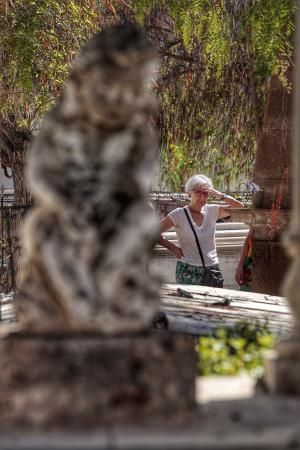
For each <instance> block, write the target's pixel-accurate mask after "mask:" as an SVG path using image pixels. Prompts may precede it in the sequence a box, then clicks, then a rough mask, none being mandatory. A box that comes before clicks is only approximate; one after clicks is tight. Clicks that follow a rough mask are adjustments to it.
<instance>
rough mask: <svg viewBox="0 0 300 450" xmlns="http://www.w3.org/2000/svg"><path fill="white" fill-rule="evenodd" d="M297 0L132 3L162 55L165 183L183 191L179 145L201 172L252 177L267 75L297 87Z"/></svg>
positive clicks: (229, 177)
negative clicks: (293, 80)
mask: <svg viewBox="0 0 300 450" xmlns="http://www.w3.org/2000/svg"><path fill="white" fill-rule="evenodd" d="M295 5H296V1H295V0H264V1H258V0H243V1H240V0H136V1H135V2H134V4H133V10H134V13H135V14H137V15H138V17H139V21H140V23H144V24H145V25H146V28H147V30H150V32H151V29H153V30H155V33H154V32H152V34H151V37H152V39H153V40H154V42H157V44H158V48H159V50H160V53H161V56H162V65H161V69H160V73H159V76H158V80H157V85H158V88H157V93H158V98H159V106H160V110H159V121H158V126H159V131H160V134H161V147H162V151H161V167H162V170H163V173H164V175H165V179H164V183H163V185H164V186H166V185H169V188H172V189H178V188H179V186H180V184H181V183H182V178H183V176H184V173H182V172H181V171H182V164H176V161H177V160H178V154H177V153H176V152H174V149H177V148H181V149H182V148H184V152H185V153H186V154H187V157H188V159H189V160H192V161H193V167H194V169H195V171H198V172H205V171H207V170H208V171H210V175H211V176H212V177H213V178H214V180H219V181H220V182H221V181H222V183H223V185H224V183H225V184H226V183H229V182H230V181H232V180H234V179H235V178H236V177H238V176H240V175H243V176H250V173H251V171H252V168H253V162H254V158H255V151H256V139H257V133H258V132H259V130H260V127H261V122H262V117H263V113H264V108H265V102H266V97H267V90H268V82H269V79H270V77H271V76H278V77H279V78H280V80H281V81H282V84H283V86H285V87H286V88H287V89H290V88H291V86H290V82H289V80H288V77H287V75H286V73H287V69H288V68H289V66H290V63H291V55H292V37H293V31H294V11H295ZM176 42H177V43H176ZM171 169H172V170H171ZM173 170H174V171H175V172H176V173H174V172H173ZM176 180H177V181H176ZM177 183H178V184H177ZM176 184H177V185H176Z"/></svg>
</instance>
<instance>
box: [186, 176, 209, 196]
mask: <svg viewBox="0 0 300 450" xmlns="http://www.w3.org/2000/svg"><path fill="white" fill-rule="evenodd" d="M203 185H206V186H208V187H213V184H212V181H211V179H210V178H208V177H206V176H205V175H193V176H192V177H191V178H189V179H188V180H187V182H186V183H185V190H186V192H190V191H192V190H193V189H195V188H197V187H200V186H203Z"/></svg>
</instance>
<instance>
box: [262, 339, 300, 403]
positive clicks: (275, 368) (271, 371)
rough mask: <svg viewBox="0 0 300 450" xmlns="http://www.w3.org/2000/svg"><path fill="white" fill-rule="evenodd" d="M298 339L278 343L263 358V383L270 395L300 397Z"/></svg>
mask: <svg viewBox="0 0 300 450" xmlns="http://www.w3.org/2000/svg"><path fill="white" fill-rule="evenodd" d="M299 380H300V338H291V339H288V340H283V341H281V342H279V343H278V344H277V346H276V349H275V350H272V351H270V352H269V353H268V354H267V356H266V358H265V375H264V381H265V384H266V386H267V388H268V390H269V391H270V392H271V393H277V394H293V395H300V383H299Z"/></svg>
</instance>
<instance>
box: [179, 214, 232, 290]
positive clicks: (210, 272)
mask: <svg viewBox="0 0 300 450" xmlns="http://www.w3.org/2000/svg"><path fill="white" fill-rule="evenodd" d="M183 210H184V212H185V215H186V218H187V220H188V221H189V224H190V226H191V229H192V232H193V233H194V236H195V239H196V244H197V247H198V251H199V254H200V258H201V261H202V265H203V267H204V276H203V279H202V285H203V286H210V287H217V288H222V287H223V282H224V280H223V277H222V274H221V272H220V271H219V270H215V269H211V268H210V267H206V265H205V262H204V258H203V254H202V250H201V247H200V243H199V239H198V236H197V234H196V231H195V229H194V227H193V224H192V222H191V219H190V217H189V215H188V212H187V210H186V209H185V208H183Z"/></svg>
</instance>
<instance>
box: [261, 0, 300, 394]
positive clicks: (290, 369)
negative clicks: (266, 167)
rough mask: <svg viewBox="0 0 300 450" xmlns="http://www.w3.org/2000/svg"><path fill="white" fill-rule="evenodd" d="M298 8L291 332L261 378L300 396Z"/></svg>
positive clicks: (289, 240)
mask: <svg viewBox="0 0 300 450" xmlns="http://www.w3.org/2000/svg"><path fill="white" fill-rule="evenodd" d="M299 42H300V9H299V8H298V9H297V29H296V40H295V43H296V74H295V80H294V90H295V93H294V111H295V113H294V128H295V133H294V142H293V148H294V152H293V215H292V221H291V224H290V227H289V232H288V234H287V237H286V247H287V250H288V252H289V254H290V255H291V258H292V264H291V267H290V268H289V270H288V273H287V276H286V279H285V282H284V289H283V290H284V294H285V296H286V297H287V299H288V301H289V304H290V306H291V309H292V312H293V314H294V318H295V323H296V325H295V330H294V335H293V336H292V337H291V338H289V339H287V340H284V341H280V342H279V343H278V344H277V346H276V348H275V350H274V352H272V354H270V355H269V357H268V358H267V360H266V374H265V380H266V384H267V386H268V388H269V389H270V390H271V391H272V392H276V393H289V394H297V395H300V276H299V274H300V44H299Z"/></svg>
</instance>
